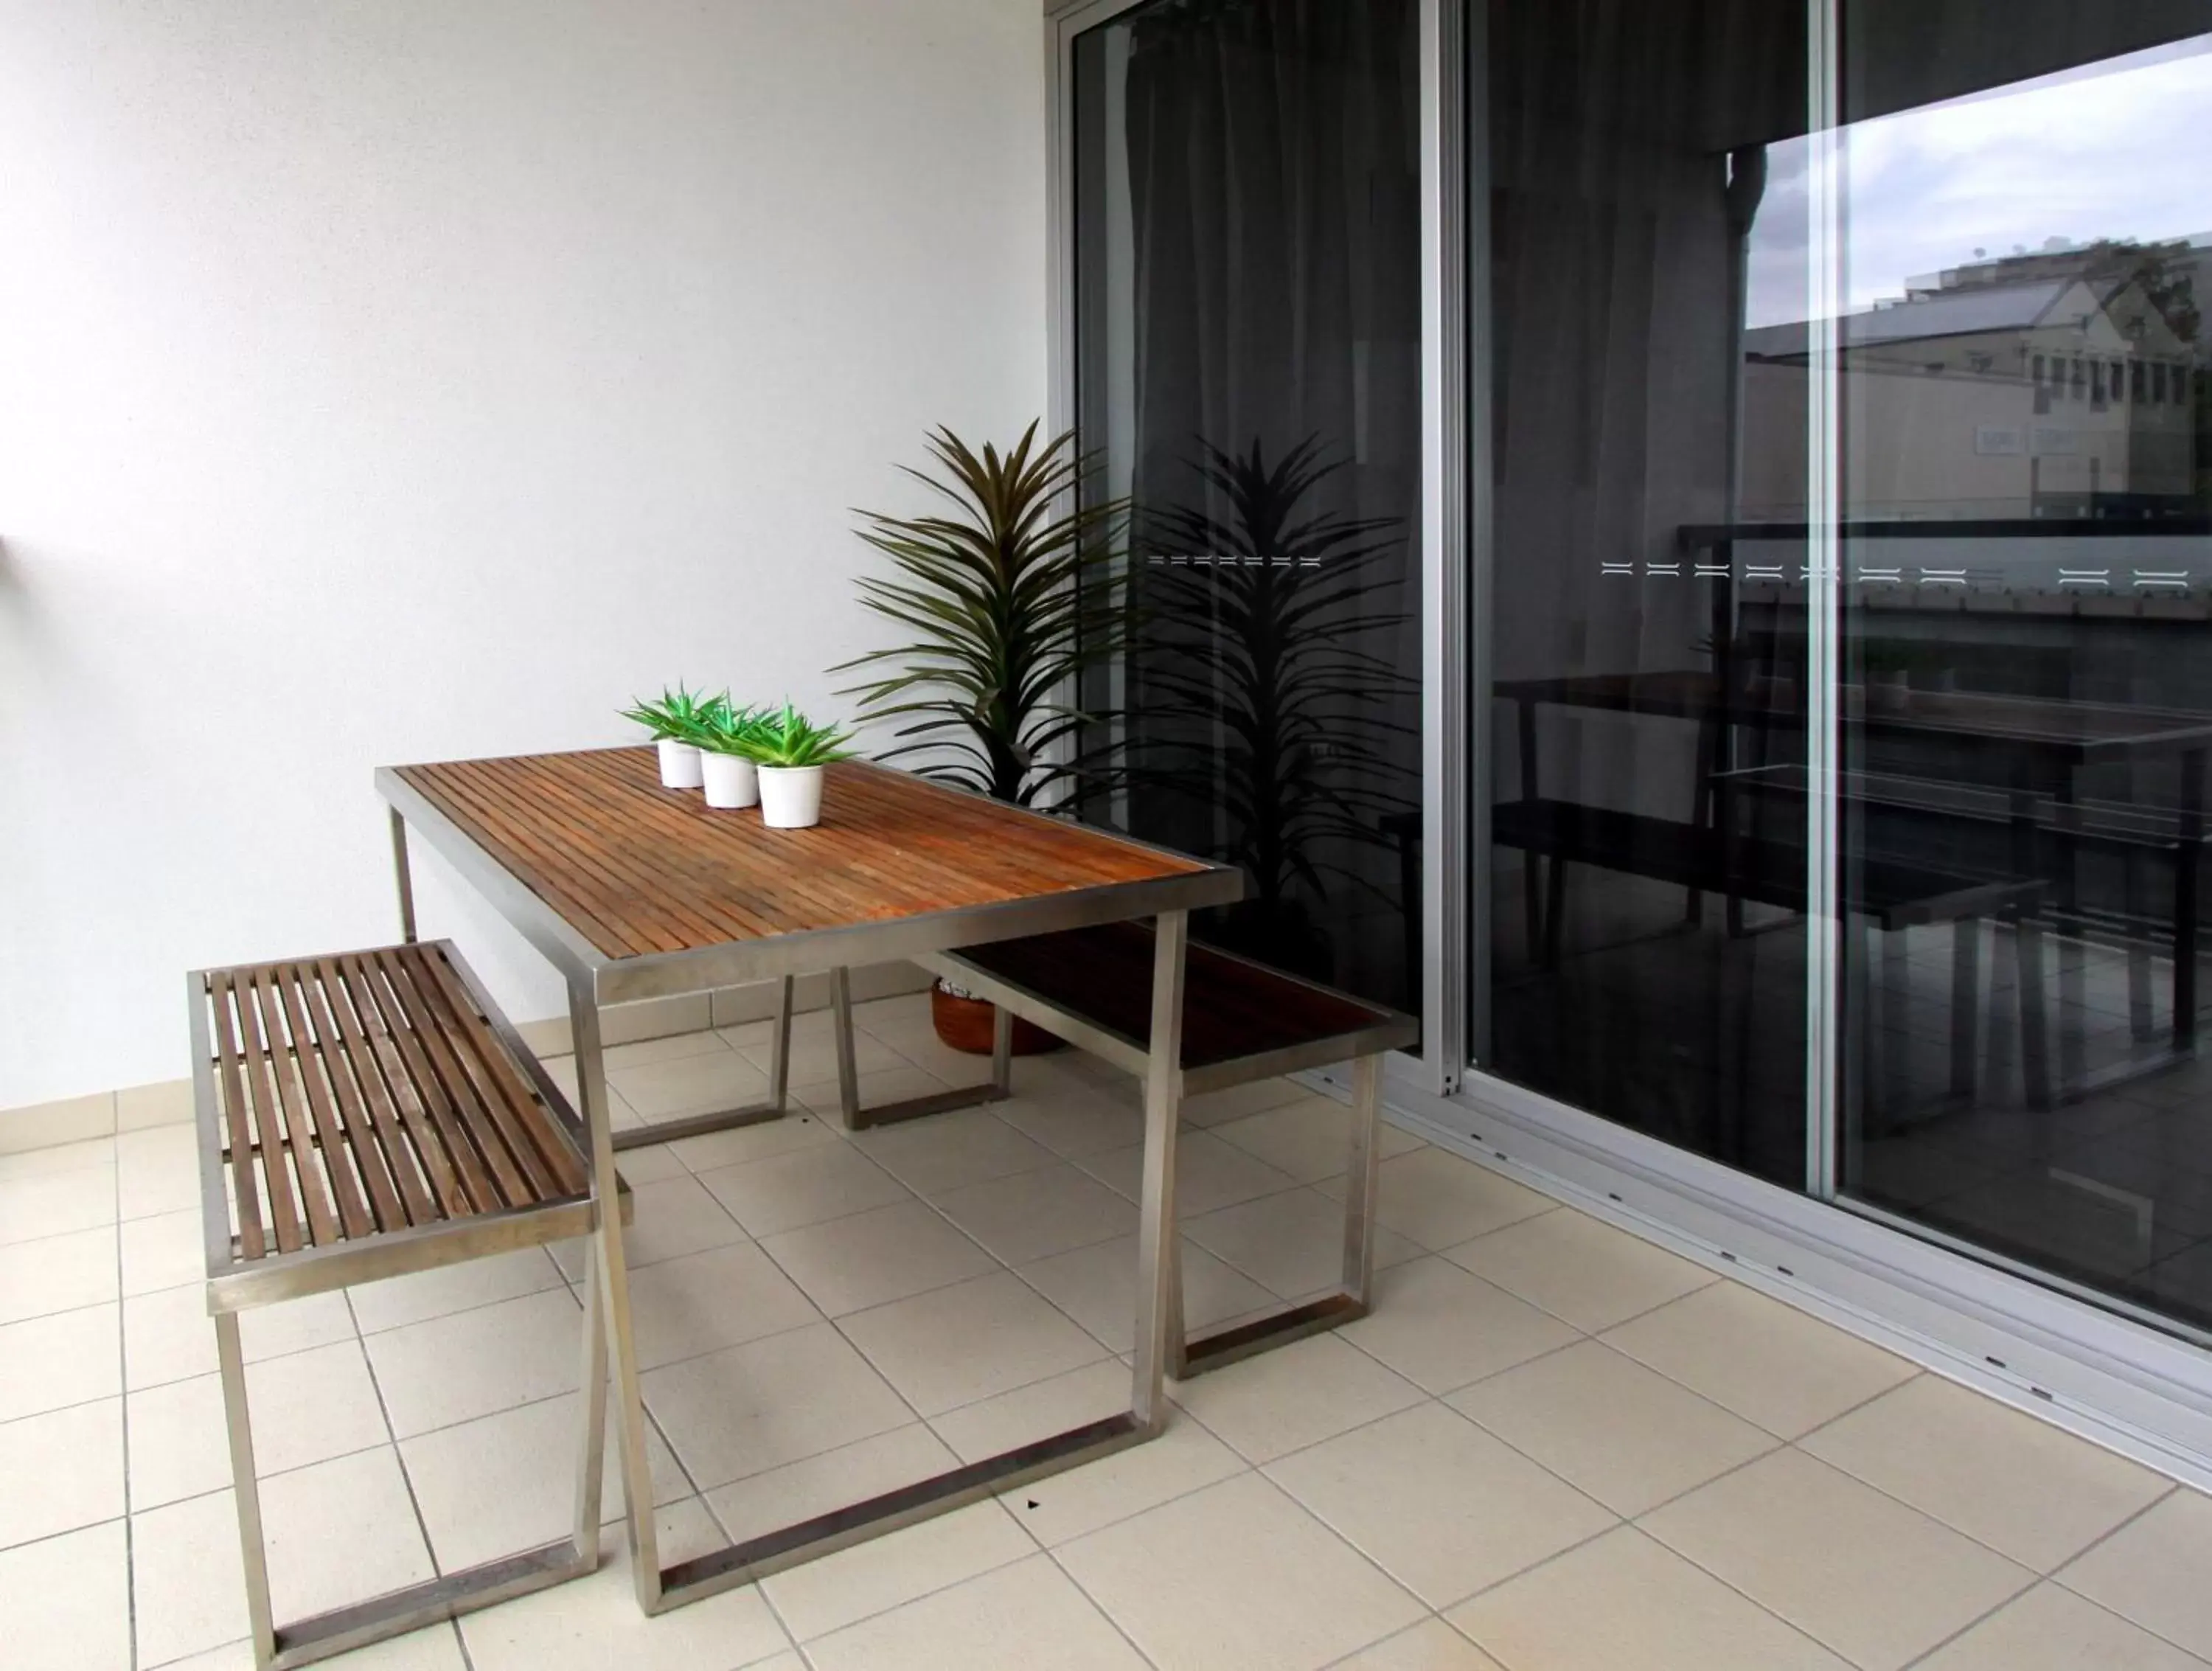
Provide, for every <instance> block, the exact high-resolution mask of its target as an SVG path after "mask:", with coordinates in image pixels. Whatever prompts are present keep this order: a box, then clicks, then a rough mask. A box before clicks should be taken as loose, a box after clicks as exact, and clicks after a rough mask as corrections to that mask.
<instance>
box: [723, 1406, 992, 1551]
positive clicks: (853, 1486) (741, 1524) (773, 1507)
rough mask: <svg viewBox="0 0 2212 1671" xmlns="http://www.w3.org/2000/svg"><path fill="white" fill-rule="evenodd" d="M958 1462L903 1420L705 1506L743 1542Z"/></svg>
mask: <svg viewBox="0 0 2212 1671" xmlns="http://www.w3.org/2000/svg"><path fill="white" fill-rule="evenodd" d="M959 1460H960V1459H959V1458H958V1457H957V1456H955V1455H953V1454H952V1452H951V1450H950V1449H947V1448H946V1447H945V1443H944V1441H943V1440H941V1439H939V1437H937V1435H935V1434H934V1433H933V1432H931V1431H929V1428H928V1426H927V1424H925V1423H922V1422H918V1421H917V1422H910V1423H908V1425H906V1426H904V1427H894V1428H892V1429H890V1431H888V1432H883V1433H877V1434H872V1435H871V1436H870V1437H867V1438H865V1439H859V1440H855V1441H854V1443H851V1444H848V1445H840V1446H839V1447H838V1448H837V1449H835V1450H828V1451H823V1453H822V1454H821V1455H817V1456H805V1457H801V1458H800V1459H799V1461H795V1462H787V1463H785V1464H784V1465H783V1466H782V1467H775V1468H769V1469H768V1470H767V1471H766V1472H764V1473H761V1474H754V1475H752V1476H751V1477H750V1479H745V1480H737V1481H735V1482H734V1483H732V1484H731V1485H727V1486H720V1487H718V1488H717V1489H715V1490H714V1491H712V1492H708V1494H707V1504H708V1507H709V1508H711V1509H712V1510H714V1517H715V1518H716V1519H717V1520H719V1521H720V1522H721V1523H722V1526H723V1528H725V1529H726V1531H727V1532H728V1534H729V1536H730V1540H731V1541H732V1542H734V1543H744V1542H745V1541H746V1540H749V1539H752V1538H757V1537H761V1536H763V1535H765V1534H768V1533H769V1532H775V1531H781V1530H782V1529H783V1528H785V1527H787V1526H795V1525H797V1524H799V1522H801V1521H805V1520H812V1519H813V1518H815V1517H816V1516H818V1515H826V1514H829V1513H831V1512H833V1511H834V1510H838V1509H843V1508H848V1507H849V1506H851V1505H852V1504H855V1503H865V1502H866V1501H867V1500H868V1499H869V1498H872V1497H880V1496H882V1495H883V1494H884V1492H892V1491H896V1490H897V1489H898V1488H899V1487H900V1486H911V1485H914V1484H915V1483H916V1482H918V1481H920V1480H927V1479H930V1478H932V1477H933V1476H934V1475H936V1474H942V1473H944V1472H945V1470H946V1469H948V1468H951V1467H955V1466H956V1465H957V1463H958V1461H959Z"/></svg>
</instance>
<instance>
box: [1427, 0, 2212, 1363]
mask: <svg viewBox="0 0 2212 1671" xmlns="http://www.w3.org/2000/svg"><path fill="white" fill-rule="evenodd" d="M1479 10H1480V16H1481V21H1482V27H1480V29H1479V30H1478V31H1477V32H1476V45H1475V47H1474V52H1473V54H1472V58H1471V64H1470V75H1471V77H1472V79H1473V83H1474V86H1475V87H1476V88H1478V89H1479V92H1480V100H1479V108H1478V115H1477V118H1476V119H1477V132H1476V134H1475V136H1474V147H1473V153H1472V154H1473V155H1474V158H1475V162H1474V167H1473V171H1472V172H1473V173H1474V183H1473V185H1472V186H1471V190H1472V191H1476V192H1479V193H1480V194H1482V196H1481V202H1482V204H1483V207H1484V210H1485V214H1484V216H1483V220H1484V222H1486V225H1485V227H1484V229H1483V232H1482V234H1481V235H1480V237H1479V238H1478V240H1477V241H1476V244H1475V246H1474V248H1473V249H1472V250H1471V252H1470V258H1471V260H1472V261H1473V262H1474V263H1475V264H1477V265H1478V268H1479V270H1480V272H1481V274H1482V276H1483V277H1484V280H1485V285H1484V287H1483V288H1484V289H1485V290H1486V295H1487V304H1486V305H1487V308H1488V318H1487V325H1488V330H1487V333H1486V334H1487V337H1488V340H1489V341H1490V343H1492V350H1491V352H1490V355H1489V356H1488V363H1487V364H1486V365H1483V366H1479V367H1477V368H1475V384H1476V387H1477V389H1478V391H1479V394H1478V399H1479V400H1480V402H1481V403H1482V404H1481V405H1480V410H1477V411H1476V412H1474V413H1473V414H1472V415H1471V422H1472V423H1474V425H1476V426H1479V428H1480V434H1479V438H1480V442H1481V451H1482V452H1483V453H1484V454H1486V456H1487V458H1488V459H1489V460H1490V461H1491V465H1492V468H1491V471H1490V473H1489V477H1488V479H1487V481H1486V483H1483V484H1482V487H1483V489H1484V490H1483V492H1482V493H1481V495H1480V500H1481V502H1482V504H1483V506H1484V508H1485V510H1486V518H1487V520H1486V528H1485V530H1484V534H1485V538H1484V539H1483V540H1481V541H1480V542H1479V547H1480V550H1481V552H1482V554H1483V560H1485V561H1486V562H1487V563H1488V565H1489V583H1488V586H1487V595H1488V599H1489V605H1488V609H1487V611H1486V615H1485V617H1484V618H1483V619H1480V620H1479V621H1477V622H1475V623H1474V630H1475V631H1477V632H1478V633H1483V634H1486V635H1488V650H1487V657H1486V661H1487V665H1488V668H1489V670H1490V676H1489V678H1487V680H1486V684H1485V685H1484V687H1483V688H1482V689H1481V690H1479V691H1478V692H1477V698H1478V701H1477V712H1478V714H1479V715H1480V716H1481V718H1482V719H1483V720H1484V721H1486V723H1485V724H1484V726H1483V729H1482V730H1481V732H1480V748H1479V750H1478V752H1479V756H1480V758H1481V759H1482V760H1483V762H1484V763H1485V766H1486V769H1485V770H1484V771H1483V772H1482V774H1481V782H1480V789H1481V790H1482V791H1483V792H1484V793H1486V794H1487V796H1488V798H1489V799H1488V805H1487V809H1486V810H1487V827H1488V829H1489V832H1490V841H1489V848H1488V851H1487V852H1486V854H1480V855H1478V866H1479V870H1480V878H1481V880H1482V881H1483V882H1484V883H1486V888H1485V889H1484V890H1480V892H1479V896H1478V897H1477V899H1476V901H1475V911H1474V920H1475V922H1476V925H1477V927H1478V929H1479V931H1480V932H1481V933H1484V934H1485V936H1486V950H1487V954H1488V956H1487V979H1486V981H1481V982H1479V983H1478V984H1477V985H1476V987H1474V1005H1475V1009H1476V1013H1475V1014H1474V1017H1473V1018H1471V1026H1470V1032H1471V1035H1472V1036H1474V1037H1476V1038H1478V1039H1483V1040H1486V1048H1485V1050H1484V1051H1483V1052H1482V1053H1481V1060H1480V1061H1479V1062H1478V1064H1477V1065H1478V1066H1480V1067H1481V1068H1483V1069H1484V1070H1486V1072H1489V1073H1491V1074H1492V1075H1494V1076H1496V1077H1497V1078H1498V1079H1504V1080H1506V1081H1508V1082H1510V1083H1513V1084H1516V1085H1521V1086H1524V1087H1527V1088H1529V1089H1532V1090H1534V1091H1540V1092H1541V1093H1543V1094H1544V1095H1546V1096H1547V1097H1551V1098H1553V1099H1555V1100H1556V1101H1559V1102H1561V1103H1568V1104H1571V1105H1572V1106H1574V1107H1577V1108H1579V1109H1588V1110H1590V1111H1593V1112H1595V1113H1598V1114H1601V1115H1605V1116H1607V1118H1608V1119H1610V1120H1613V1121H1617V1122H1619V1123H1620V1124H1621V1125H1623V1126H1626V1127H1631V1128H1632V1129H1634V1130H1635V1131H1638V1132H1640V1133H1645V1134H1648V1135H1650V1136H1653V1137H1657V1138H1660V1139H1664V1140H1665V1141H1667V1142H1668V1143H1671V1144H1674V1145H1680V1146H1681V1147H1684V1148H1686V1149H1689V1150H1691V1151H1695V1152H1696V1153H1698V1154H1700V1155H1703V1156H1705V1157H1707V1158H1711V1159H1714V1160H1717V1161H1720V1162H1723V1163H1725V1164H1727V1165H1729V1166H1731V1167H1734V1168H1736V1169H1740V1170H1742V1171H1745V1172H1747V1173H1750V1174H1752V1175H1753V1176H1757V1177H1759V1178H1761V1179H1764V1180H1766V1181H1768V1182H1772V1183H1776V1184H1780V1185H1783V1186H1785V1187H1787V1188H1793V1189H1799V1190H1803V1191H1807V1192H1808V1193H1812V1194H1816V1195H1819V1196H1821V1197H1824V1198H1827V1199H1832V1200H1837V1201H1838V1202H1839V1203H1841V1204H1843V1205H1845V1206H1851V1207H1853V1208H1854V1209H1856V1210H1859V1211H1863V1212H1870V1213H1873V1214H1875V1215H1878V1216H1881V1217H1884V1218H1888V1219H1890V1220H1891V1221H1893V1222H1894V1223H1896V1224H1898V1225H1899V1227H1900V1228H1902V1229H1905V1230H1910V1231H1911V1233H1913V1234H1917V1235H1924V1236H1931V1237H1936V1238H1937V1239H1940V1240H1943V1241H1947V1242H1948V1243H1951V1244H1953V1245H1954V1246H1956V1247H1959V1248H1961V1249H1966V1250H1968V1251H1970V1252H1972V1253H1974V1254H1976V1255H1979V1256H1983V1257H1986V1258H1989V1259H1992V1260H1995V1261H2000V1262H2003V1263H2007V1264H2009V1265H2011V1266H2013V1267H2015V1268H2018V1269H2021V1270H2023V1271H2026V1272H2027V1273H2031V1274H2033V1275H2035V1276H2037V1277H2039V1278H2041V1279H2046V1280H2050V1281H2052V1282H2055V1283H2058V1284H2060V1285H2067V1286H2070V1287H2073V1288H2075V1289H2076V1290H2077V1291H2087V1292H2089V1293H2093V1294H2094V1295H2097V1296H2099V1297H2103V1298H2105V1299H2106V1300H2108V1301H2110V1302H2112V1303H2118V1304H2119V1305H2121V1306H2122V1307H2124V1308H2125V1309H2133V1310H2135V1311H2136V1312H2137V1314H2138V1315H2142V1316H2147V1317H2150V1318H2152V1319H2154V1320H2155V1321H2160V1322H2164V1323H2166V1324H2168V1325H2170V1326H2179V1327H2180V1328H2184V1329H2188V1328H2212V1072H2207V1071H2206V1070H2203V1069H2202V1068H2200V1067H2199V1066H2198V1065H2197V1047H2198V1038H2197V1032H2198V1028H2197V1012H2198V1007H2199V993H2200V987H2199V981H2198V958H2199V951H2200V948H2199V939H2200V933H2201V921H2202V917H2203V900H2202V897H2201V889H2200V884H2199V872H2200V870H2201V866H2202V860H2203V846H2204V840H2205V823H2204V817H2203V801H2204V797H2205V793H2206V787H2205V783H2204V776H2205V773H2206V770H2207V762H2208V757H2212V653H2208V652H2212V626H2208V623H2212V520H2208V519H2212V424H2208V419H2209V418H2212V392H2208V384H2207V378H2206V369H2207V355H2206V340H2207V339H2206V336H2205V333H2204V329H2203V319H2202V316H2201V314H2200V307H2212V181H2208V179H2207V176H2206V174H2205V171H2204V169H2203V166H2202V155H2203V143H2202V138H2201V136H2202V134H2203V131H2204V130H2205V127H2206V125H2207V124H2208V122H2212V5H2208V4H2205V3H2197V0H2191V3H2182V0H2155V3H2154V0H2145V3H2140V4H2130V5H2126V6H2115V5H2111V4H2108V3H2101V0H2034V3H2016V4H2012V5H2007V6H2004V7H1990V6H1986V5H1981V4H1977V3H1971V0H1836V3H1835V4H1834V5H1833V6H1832V7H1827V8H1824V7H1821V6H1818V5H1815V6H1811V7H1808V6H1807V5H1805V4H1803V3H1802V0H1616V3H1594V4H1587V5H1577V6H1572V7H1565V6H1547V5H1542V4H1539V3H1534V0H1482V3H1481V4H1480V8H1479Z"/></svg>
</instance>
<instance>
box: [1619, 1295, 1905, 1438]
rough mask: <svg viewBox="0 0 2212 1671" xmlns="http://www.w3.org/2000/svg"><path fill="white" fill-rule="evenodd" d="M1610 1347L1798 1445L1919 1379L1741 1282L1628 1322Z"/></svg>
mask: <svg viewBox="0 0 2212 1671" xmlns="http://www.w3.org/2000/svg"><path fill="white" fill-rule="evenodd" d="M1605 1338H1606V1340H1607V1344H1609V1345H1611V1346H1615V1347H1617V1348H1619V1349H1620V1351H1622V1352H1626V1353H1627V1354H1628V1355H1629V1356H1630V1357H1631V1358H1635V1359H1637V1360H1638V1362H1639V1363H1642V1364H1648V1365H1650V1367H1651V1368H1652V1369H1655V1370H1658V1371H1659V1373H1660V1374H1662V1375H1663V1376H1668V1378H1669V1379H1670V1380H1674V1381H1679V1382H1681V1383H1682V1384H1683V1385H1684V1386H1686V1387H1688V1388H1691V1389H1692V1391H1695V1392H1699V1393H1702V1394H1704V1395H1705V1396H1706V1397H1707V1398H1709V1399H1711V1400H1712V1401H1713V1402H1714V1403H1716V1404H1718V1405H1720V1406H1722V1407H1723V1408H1726V1409H1729V1410H1733V1411H1735V1413H1736V1414H1738V1415H1739V1416H1741V1417H1743V1418H1744V1419H1746V1420H1747V1421H1754V1422H1757V1423H1758V1424H1759V1425H1760V1426H1761V1427H1764V1428H1765V1429H1766V1431H1768V1432H1770V1433H1773V1434H1777V1435H1778V1436H1779V1437H1783V1438H1785V1439H1794V1438H1796V1437H1799V1436H1800V1435H1802V1434H1804V1433H1808V1432H1810V1431H1812V1430H1813V1429H1814V1428H1815V1427H1818V1426H1820V1425H1821V1424H1822V1423H1823V1422H1826V1421H1832V1420H1833V1419H1835V1418H1836V1417H1838V1416H1839V1415H1841V1414H1843V1413H1844V1411H1846V1410H1849V1409H1851V1408H1853V1407H1856V1406H1857V1405H1861V1404H1863V1403H1865V1402H1866V1401H1868V1400H1869V1399H1870V1398H1873V1397H1874V1396H1875V1395H1877V1394H1879V1393H1882V1392H1885V1391H1887V1389H1888V1388H1892V1387H1894V1386H1896V1385H1897V1384H1898V1383H1899V1382H1904V1381H1908V1380H1910V1379H1911V1377H1912V1376H1914V1375H1915V1374H1917V1370H1914V1368H1913V1367H1912V1365H1911V1364H1908V1363H1906V1362H1905V1360H1904V1359H1903V1358H1897V1357H1893V1355H1891V1354H1890V1353H1888V1352H1884V1351H1882V1350H1881V1348H1880V1347H1878V1346H1869V1345H1867V1344H1866V1342H1864V1341H1863V1340H1856V1339H1854V1338H1853V1337H1851V1336H1850V1335H1849V1334H1844V1331H1843V1330H1841V1329H1840V1328H1835V1327H1834V1326H1833V1325H1832V1324H1829V1323H1825V1322H1821V1321H1820V1319H1819V1318H1817V1317H1811V1316H1807V1315H1806V1314H1805V1313H1803V1312H1802V1311H1798V1310H1795V1309H1792V1308H1790V1307H1789V1306H1786V1305H1784V1304H1783V1303H1781V1302H1780V1301H1778V1300H1771V1299H1769V1298H1767V1297H1766V1296H1765V1295H1764V1294H1759V1293H1754V1292H1753V1291H1752V1290H1751V1289H1749V1288H1747V1287H1745V1286H1744V1285H1742V1284H1741V1283H1740V1282H1717V1283H1714V1284H1713V1285H1711V1287H1707V1288H1701V1289H1699V1290H1698V1291H1697V1292H1695V1293H1693V1294H1690V1295H1687V1296H1686V1297H1683V1298H1681V1299H1679V1300H1674V1301H1671V1302H1669V1303H1668V1304H1666V1305H1662V1306H1661V1307H1660V1308H1659V1309H1657V1310H1656V1311H1650V1312H1647V1313H1645V1314H1644V1316H1641V1317H1638V1318H1637V1319H1635V1320H1634V1321H1633V1322H1626V1323H1623V1324H1622V1325H1621V1326H1620V1328H1616V1329H1613V1330H1611V1331H1610V1332H1608V1333H1607V1335H1606V1337H1605Z"/></svg>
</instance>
